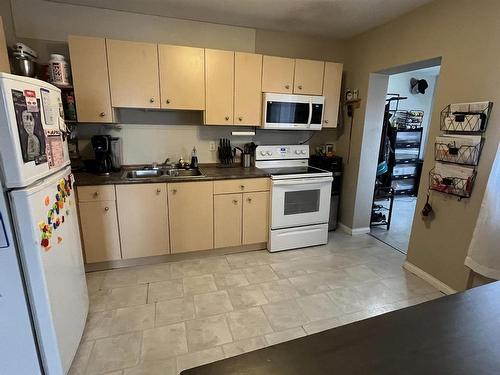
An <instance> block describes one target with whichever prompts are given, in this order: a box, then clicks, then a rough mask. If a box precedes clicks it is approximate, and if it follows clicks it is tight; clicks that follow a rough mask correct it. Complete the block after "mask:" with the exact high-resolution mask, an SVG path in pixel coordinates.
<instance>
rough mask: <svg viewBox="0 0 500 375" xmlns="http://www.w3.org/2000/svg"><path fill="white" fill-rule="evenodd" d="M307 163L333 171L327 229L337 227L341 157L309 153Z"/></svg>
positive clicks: (340, 184)
mask: <svg viewBox="0 0 500 375" xmlns="http://www.w3.org/2000/svg"><path fill="white" fill-rule="evenodd" d="M309 165H310V166H313V167H317V168H320V169H324V170H326V171H329V172H332V173H333V182H332V197H331V199H330V221H329V222H328V230H329V231H331V230H335V229H337V222H338V212H339V207H340V206H339V205H340V188H341V186H342V158H341V157H340V156H325V155H311V156H310V158H309Z"/></svg>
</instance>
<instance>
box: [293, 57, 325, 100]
mask: <svg viewBox="0 0 500 375" xmlns="http://www.w3.org/2000/svg"><path fill="white" fill-rule="evenodd" d="M324 70H325V63H324V62H323V61H315V60H302V59H296V60H295V76H294V84H293V93H294V94H305V95H321V94H322V92H323V72H324Z"/></svg>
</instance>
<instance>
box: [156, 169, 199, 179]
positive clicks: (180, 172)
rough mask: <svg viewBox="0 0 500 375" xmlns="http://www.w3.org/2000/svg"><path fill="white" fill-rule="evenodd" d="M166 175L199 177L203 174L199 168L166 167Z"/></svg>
mask: <svg viewBox="0 0 500 375" xmlns="http://www.w3.org/2000/svg"><path fill="white" fill-rule="evenodd" d="M164 174H165V176H169V177H199V176H203V175H202V174H201V172H200V170H199V169H176V168H174V169H165V171H164Z"/></svg>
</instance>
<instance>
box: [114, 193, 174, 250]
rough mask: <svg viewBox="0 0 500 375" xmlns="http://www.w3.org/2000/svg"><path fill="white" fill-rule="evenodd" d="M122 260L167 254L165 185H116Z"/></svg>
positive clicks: (168, 248) (168, 247)
mask: <svg viewBox="0 0 500 375" xmlns="http://www.w3.org/2000/svg"><path fill="white" fill-rule="evenodd" d="M116 205H117V207H118V222H119V224H120V241H121V248H122V256H123V259H130V258H140V257H147V256H154V255H163V254H168V253H169V250H170V246H169V236H168V206H167V185H166V184H138V185H117V186H116Z"/></svg>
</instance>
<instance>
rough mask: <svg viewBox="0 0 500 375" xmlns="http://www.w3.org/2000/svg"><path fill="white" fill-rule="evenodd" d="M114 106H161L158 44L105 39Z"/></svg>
mask: <svg viewBox="0 0 500 375" xmlns="http://www.w3.org/2000/svg"><path fill="white" fill-rule="evenodd" d="M106 47H107V52H108V67H109V83H110V87H111V103H112V105H113V107H130V108H160V84H159V76H158V46H157V45H156V44H152V43H138V42H125V41H121V40H111V39H106Z"/></svg>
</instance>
